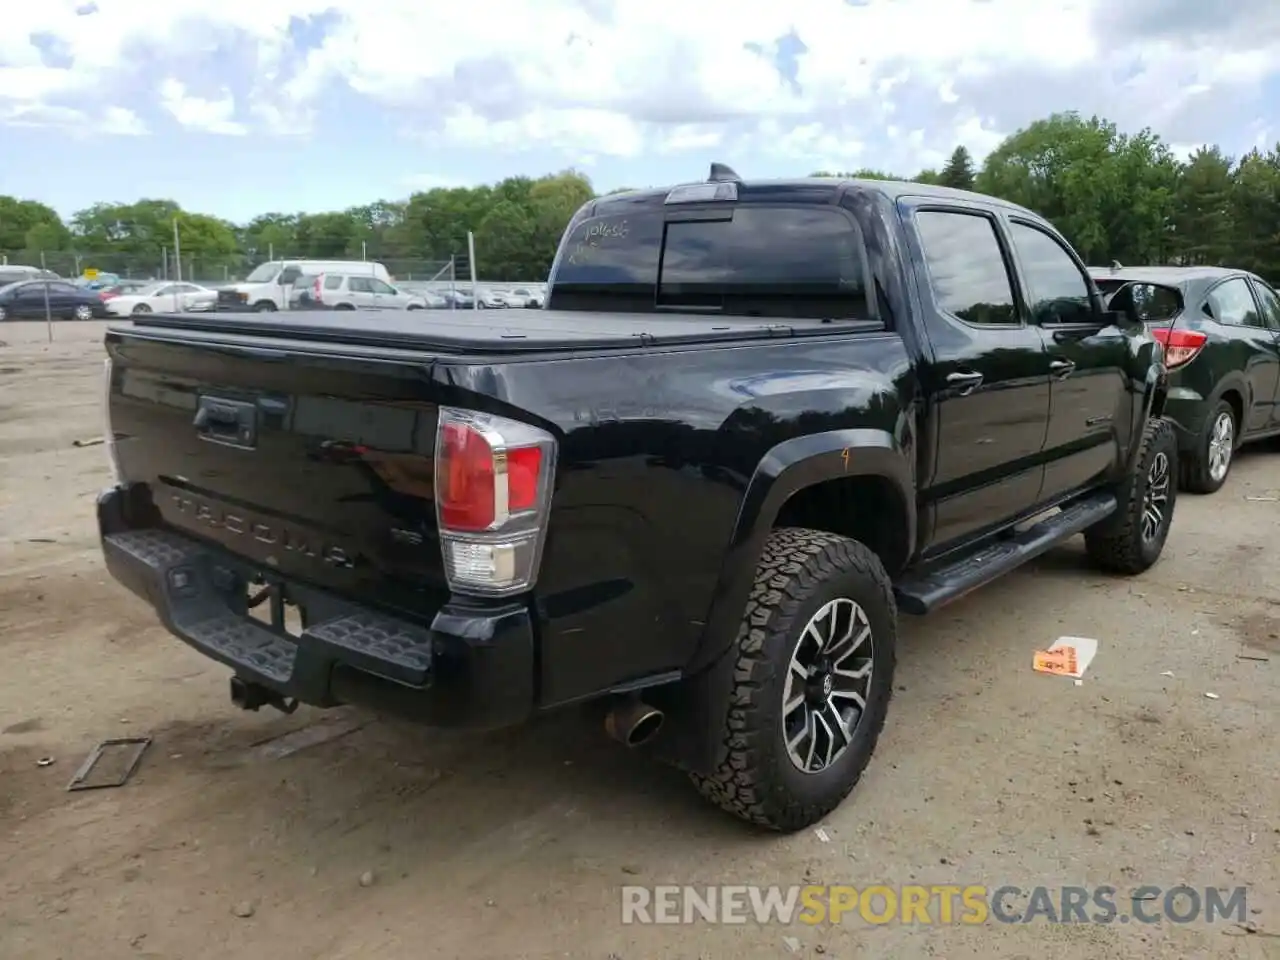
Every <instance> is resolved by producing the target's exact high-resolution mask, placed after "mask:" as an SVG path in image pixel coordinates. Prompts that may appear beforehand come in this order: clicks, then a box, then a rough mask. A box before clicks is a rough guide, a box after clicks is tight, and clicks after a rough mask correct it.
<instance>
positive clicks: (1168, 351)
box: [1151, 327, 1209, 370]
mask: <svg viewBox="0 0 1280 960" xmlns="http://www.w3.org/2000/svg"><path fill="white" fill-rule="evenodd" d="M1151 335H1152V336H1153V337H1155V338H1156V340H1158V341H1159V342H1160V345H1161V346H1162V347H1164V365H1165V367H1166V368H1167V369H1169V370H1172V369H1174V368H1175V367H1181V366H1183V365H1184V364H1187V363H1190V362H1191V361H1192V360H1194V359H1195V357H1196V354H1198V353H1199V352H1200V351H1201V350H1202V349H1204V345H1205V342H1206V341H1207V340H1208V339H1209V337H1208V335H1207V334H1205V333H1202V332H1201V331H1199V330H1178V329H1176V328H1173V327H1157V328H1156V329H1154V330H1152V331H1151Z"/></svg>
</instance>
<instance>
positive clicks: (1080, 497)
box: [98, 164, 1178, 831]
mask: <svg viewBox="0 0 1280 960" xmlns="http://www.w3.org/2000/svg"><path fill="white" fill-rule="evenodd" d="M549 281H550V282H549V286H548V293H547V299H546V308H545V309H544V310H540V311H533V312H526V313H524V314H522V315H521V316H520V317H519V318H518V321H516V320H513V319H511V318H510V316H504V315H502V314H492V313H490V314H468V315H467V316H466V317H465V318H461V319H457V320H451V319H448V318H442V319H439V320H436V321H434V322H432V323H430V324H422V323H420V322H419V321H418V320H417V319H416V317H414V316H413V315H410V314H402V313H395V312H391V313H387V312H381V313H377V314H367V315H366V314H361V313H347V314H308V315H307V316H306V317H302V318H299V317H290V318H288V320H287V322H286V321H282V320H280V319H279V318H277V317H274V316H272V315H270V314H247V313H246V314H234V313H227V314H222V313H219V314H212V315H206V316H193V315H183V316H166V315H161V314H154V315H151V316H147V317H138V318H134V319H133V320H131V321H122V322H119V323H116V324H115V325H113V326H112V327H111V328H110V329H109V331H108V333H107V334H106V350H107V354H108V359H107V364H106V366H107V385H106V404H107V417H108V421H109V423H108V430H107V441H108V443H107V446H108V449H109V451H110V456H111V461H112V464H113V468H114V471H115V483H114V485H113V486H111V487H110V488H109V489H107V490H106V491H105V492H104V493H103V494H102V496H101V497H100V499H99V501H98V520H99V524H100V527H101V537H102V547H103V551H104V553H105V559H106V564H107V567H108V568H109V570H110V572H111V573H112V574H113V575H114V576H115V577H116V578H117V579H118V580H119V581H120V582H122V583H123V584H125V585H126V586H127V587H129V588H130V589H131V590H133V591H134V592H135V593H136V594H138V595H139V596H140V597H142V598H143V599H144V600H146V601H147V602H148V603H149V604H151V605H152V606H153V607H154V608H155V611H156V614H157V616H158V617H159V619H160V620H161V621H162V622H163V623H164V625H165V626H166V627H167V628H168V629H169V631H171V632H172V633H173V634H174V635H176V636H177V637H178V638H180V639H181V640H183V641H185V642H186V643H188V644H190V645H191V646H192V647H194V648H195V649H196V650H198V651H200V652H201V653H202V654H204V655H206V656H208V657H211V658H213V659H214V660H217V661H220V662H221V663H223V664H225V665H226V666H227V667H229V668H230V671H231V691H232V698H233V700H234V701H235V702H236V703H237V704H238V705H239V706H241V707H245V708H250V709H254V708H258V707H261V706H264V705H270V706H274V707H278V708H281V709H284V710H291V709H293V708H294V707H295V706H296V705H297V704H298V703H306V704H311V705H313V706H316V707H330V706H336V705H338V704H346V703H355V704H363V705H367V706H369V707H372V708H374V709H376V710H380V711H384V712H387V713H391V714H396V715H400V716H405V717H410V718H415V719H417V720H420V721H422V722H424V723H427V724H434V725H439V726H449V727H473V728H478V727H489V728H492V727H497V726H507V725H513V724H518V723H520V722H522V721H525V720H526V719H529V718H531V717H533V716H534V715H536V714H539V713H542V712H545V711H549V710H555V709H558V708H563V707H566V706H569V705H584V704H589V703H590V704H592V706H593V708H594V707H599V708H601V713H602V714H603V715H604V717H605V718H606V726H607V728H608V730H609V731H611V732H612V734H613V735H614V736H615V737H616V738H617V739H619V740H621V741H622V742H624V743H627V744H629V745H632V746H640V745H644V747H645V749H646V750H647V751H649V752H651V753H652V754H653V755H655V756H656V757H658V758H660V759H662V760H664V761H666V762H670V763H673V764H675V765H677V766H679V767H681V768H683V769H684V770H686V771H687V772H688V773H689V775H690V776H691V778H692V780H693V782H694V783H695V784H696V785H697V787H698V788H699V789H700V790H701V791H702V792H703V793H704V794H705V795H706V796H707V797H708V798H710V799H711V800H712V801H714V802H715V803H717V804H719V805H720V806H721V807H723V808H725V809H726V810H728V811H730V812H732V813H734V814H736V815H738V816H739V817H741V818H744V819H746V820H748V821H751V822H753V823H756V824H759V825H762V826H764V827H768V828H772V829H775V830H782V831H791V830H796V829H799V828H801V827H804V826H806V825H809V824H812V823H814V822H816V821H818V820H819V819H821V818H822V817H823V816H825V815H826V814H827V813H829V812H830V811H831V810H833V809H834V808H835V807H836V806H837V805H838V804H839V803H840V802H841V801H842V800H843V799H844V798H845V797H846V796H847V795H848V794H849V792H850V791H851V790H852V789H853V787H854V785H855V784H856V782H857V781H858V779H859V777H860V776H861V774H862V772H863V770H864V768H865V767H866V766H867V764H868V761H869V760H870V758H871V755H872V751H873V750H874V747H875V744H876V740H877V738H878V736H879V734H880V731H881V728H882V726H883V724H884V721H885V716H886V711H887V708H888V705H889V700H890V695H891V691H892V690H893V672H894V662H895V645H896V643H897V636H898V614H899V612H902V613H905V614H926V613H928V612H930V611H932V610H935V609H937V608H938V607H940V606H942V605H943V604H946V603H947V602H949V601H952V600H954V599H956V598H957V597H960V596H962V595H964V594H966V593H968V592H970V591H972V590H974V589H975V588H977V587H979V586H981V585H983V584H985V583H987V582H989V581H991V580H993V579H995V578H996V577H999V576H1000V575H1002V574H1005V573H1008V572H1009V571H1011V570H1013V569H1015V568H1016V567H1018V566H1019V565H1020V564H1022V563H1024V562H1026V561H1028V560H1030V559H1031V558H1033V557H1036V556H1037V555H1039V554H1042V553H1044V552H1045V551H1046V550H1048V549H1050V548H1051V547H1053V546H1055V545H1056V544H1059V543H1062V542H1063V541H1065V540H1067V539H1069V538H1071V537H1073V536H1075V535H1077V534H1083V537H1084V543H1085V546H1086V549H1087V552H1088V555H1089V556H1090V557H1091V558H1092V559H1093V561H1094V562H1095V563H1096V564H1097V565H1098V566H1099V567H1101V568H1102V569H1105V570H1108V571H1113V572H1115V573H1117V574H1129V575H1132V574H1138V573H1141V572H1142V571H1144V570H1146V569H1147V568H1148V567H1150V566H1151V565H1152V564H1154V563H1155V562H1156V560H1157V558H1158V557H1159V556H1160V553H1161V550H1162V548H1163V546H1164V543H1165V540H1166V538H1167V536H1168V534H1169V529H1170V524H1171V521H1172V518H1173V510H1174V503H1175V497H1176V493H1177V490H1176V485H1175V484H1174V483H1173V482H1172V480H1173V468H1174V467H1175V466H1176V458H1177V452H1178V451H1177V445H1176V439H1175V436H1174V432H1173V430H1172V428H1171V426H1170V425H1169V423H1168V422H1167V421H1166V420H1165V419H1163V417H1162V413H1163V410H1164V404H1165V393H1166V389H1167V387H1166V383H1167V378H1166V374H1165V367H1164V363H1163V353H1162V350H1161V347H1160V345H1159V344H1158V343H1157V342H1156V340H1155V339H1153V337H1152V336H1151V334H1150V333H1149V332H1148V331H1147V329H1146V328H1145V326H1144V325H1143V323H1142V322H1141V321H1140V319H1139V318H1136V317H1133V316H1130V315H1128V314H1120V313H1111V312H1107V311H1105V310H1104V307H1103V302H1102V299H1101V297H1100V294H1099V292H1098V290H1097V288H1096V286H1095V285H1094V283H1093V282H1092V281H1091V280H1090V278H1089V274H1088V272H1087V270H1086V268H1085V266H1084V264H1083V263H1082V262H1081V260H1080V259H1079V257H1078V256H1077V255H1076V254H1075V252H1073V250H1072V249H1071V247H1070V246H1069V245H1068V244H1067V242H1066V241H1065V240H1064V239H1063V238H1062V236H1061V235H1060V234H1059V233H1058V232H1057V231H1056V230H1055V229H1054V228H1053V227H1052V226H1051V225H1050V224H1049V223H1047V222H1046V221H1045V220H1044V219H1043V218H1041V217H1039V216H1037V215H1036V214H1035V213H1032V212H1031V211H1029V210H1026V209H1023V208H1021V207H1017V206H1014V205H1011V204H1009V203H1005V202H1003V201H1000V200H996V199H993V198H990V197H985V196H981V195H978V194H974V193H968V192H962V191H956V190H949V189H945V188H940V187H934V186H924V185H919V184H905V183H890V182H877V181H859V180H842V179H807V180H796V181H767V182H766V181H744V180H743V179H741V178H740V177H738V175H737V174H735V173H734V172H733V171H732V170H731V169H729V168H728V167H725V166H723V165H720V164H716V165H713V167H712V171H711V176H710V178H709V179H708V180H707V181H704V182H699V183H692V184H685V185H681V186H677V187H675V188H674V189H663V190H646V191H640V192H632V193H623V194H618V195H613V196H608V197H601V198H598V199H595V200H592V201H590V202H588V203H587V204H586V205H585V206H583V207H582V208H581V210H579V211H578V212H577V214H576V215H575V216H574V217H573V219H572V221H571V222H570V224H569V225H568V227H567V229H566V231H565V234H564V237H563V240H562V242H561V245H560V249H559V252H558V254H557V256H556V259H555V261H554V265H553V267H552V270H551V274H550V278H549Z"/></svg>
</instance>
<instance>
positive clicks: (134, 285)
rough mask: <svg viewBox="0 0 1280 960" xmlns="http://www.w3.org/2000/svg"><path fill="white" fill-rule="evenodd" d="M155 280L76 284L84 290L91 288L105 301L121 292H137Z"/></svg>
mask: <svg viewBox="0 0 1280 960" xmlns="http://www.w3.org/2000/svg"><path fill="white" fill-rule="evenodd" d="M155 282H156V281H154V280H116V281H113V282H111V283H105V282H104V283H98V282H96V281H95V282H90V283H83V284H78V286H82V287H84V288H85V289H86V290H93V291H94V292H96V293H97V294H98V297H99V299H101V300H104V301H105V300H110V299H111V298H112V297H119V296H121V295H123V294H127V293H137V292H138V291H139V290H142V289H144V288H145V287H149V286H151V285H152V284H153V283H155Z"/></svg>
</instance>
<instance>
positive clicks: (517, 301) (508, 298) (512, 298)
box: [489, 289, 529, 310]
mask: <svg viewBox="0 0 1280 960" xmlns="http://www.w3.org/2000/svg"><path fill="white" fill-rule="evenodd" d="M489 293H490V294H491V295H492V296H493V298H494V299H496V300H499V301H501V303H502V305H503V306H504V307H506V308H508V309H514V310H523V309H525V308H526V307H527V306H529V296H528V294H527V293H526V294H525V295H523V296H521V295H520V294H518V293H516V292H515V291H514V290H505V289H493V290H490V291H489Z"/></svg>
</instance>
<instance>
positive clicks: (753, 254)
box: [548, 203, 876, 320]
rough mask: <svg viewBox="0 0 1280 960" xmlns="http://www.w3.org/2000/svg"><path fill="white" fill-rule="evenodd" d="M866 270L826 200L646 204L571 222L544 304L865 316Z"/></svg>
mask: <svg viewBox="0 0 1280 960" xmlns="http://www.w3.org/2000/svg"><path fill="white" fill-rule="evenodd" d="M867 274H868V269H867V259H866V255H865V251H864V249H863V245H862V241H861V236H860V234H859V232H858V229H857V225H856V223H855V222H854V220H853V218H852V216H850V215H849V214H848V213H847V212H846V211H844V210H843V209H842V208H840V207H837V206H835V205H828V204H796V205H794V206H788V205H785V204H774V203H770V204H763V203H736V204H732V205H730V204H724V205H722V206H716V205H713V204H699V205H697V206H696V207H695V206H690V207H688V208H682V207H679V206H662V205H657V204H655V205H653V206H650V207H641V206H637V207H636V208H634V210H632V211H629V212H626V213H618V214H614V213H612V212H608V213H606V214H605V215H603V216H596V217H592V218H589V219H586V220H583V221H582V222H580V223H578V224H576V225H575V226H574V228H573V231H572V233H570V235H569V236H568V237H567V238H566V239H565V242H564V243H563V245H562V250H561V254H560V258H559V261H558V263H557V266H556V270H555V274H554V276H553V278H552V283H551V287H550V294H551V302H550V303H549V304H548V306H549V308H550V309H553V310H601V311H608V312H619V313H621V312H652V311H655V310H657V311H673V312H695V313H715V314H721V315H726V316H745V317H764V318H780V319H809V320H841V319H849V320H867V319H874V318H875V317H876V313H875V311H874V309H873V307H872V306H871V305H870V304H869V303H868V297H867Z"/></svg>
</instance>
